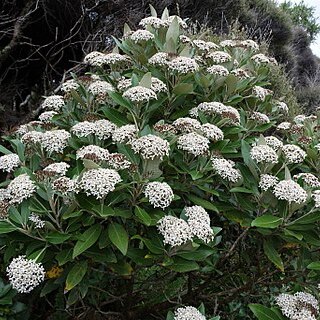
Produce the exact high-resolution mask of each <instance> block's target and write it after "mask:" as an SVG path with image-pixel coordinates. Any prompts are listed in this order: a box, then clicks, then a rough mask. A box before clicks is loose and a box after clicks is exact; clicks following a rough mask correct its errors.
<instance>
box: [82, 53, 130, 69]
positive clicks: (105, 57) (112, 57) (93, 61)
mask: <svg viewBox="0 0 320 320" xmlns="http://www.w3.org/2000/svg"><path fill="white" fill-rule="evenodd" d="M129 62H130V59H129V58H128V57H127V56H124V55H121V54H119V53H114V52H111V53H107V54H104V53H102V52H98V51H93V52H90V53H89V54H87V55H86V56H85V58H84V63H86V64H88V65H90V66H92V67H102V66H104V65H110V66H115V65H125V64H128V63H129Z"/></svg>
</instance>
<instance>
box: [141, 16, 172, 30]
mask: <svg viewBox="0 0 320 320" xmlns="http://www.w3.org/2000/svg"><path fill="white" fill-rule="evenodd" d="M139 26H141V27H144V28H145V27H147V26H151V27H153V28H155V29H159V28H161V27H165V26H166V23H165V22H164V21H163V20H161V19H159V18H157V17H147V18H144V19H142V20H141V21H140V22H139Z"/></svg>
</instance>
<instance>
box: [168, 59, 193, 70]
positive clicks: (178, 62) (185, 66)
mask: <svg viewBox="0 0 320 320" xmlns="http://www.w3.org/2000/svg"><path fill="white" fill-rule="evenodd" d="M167 65H168V68H169V69H170V70H171V71H175V72H178V73H181V74H187V73H193V72H196V71H198V70H199V65H198V64H197V62H196V61H195V60H194V59H192V58H188V57H177V58H174V59H173V60H171V61H170V62H169V63H168V64H167Z"/></svg>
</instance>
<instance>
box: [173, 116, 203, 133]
mask: <svg viewBox="0 0 320 320" xmlns="http://www.w3.org/2000/svg"><path fill="white" fill-rule="evenodd" d="M172 125H173V126H174V127H175V129H176V130H177V131H179V132H181V133H190V132H194V131H196V130H198V129H200V127H201V123H200V122H199V121H198V120H195V119H192V118H179V119H177V120H175V121H174V122H173V123H172Z"/></svg>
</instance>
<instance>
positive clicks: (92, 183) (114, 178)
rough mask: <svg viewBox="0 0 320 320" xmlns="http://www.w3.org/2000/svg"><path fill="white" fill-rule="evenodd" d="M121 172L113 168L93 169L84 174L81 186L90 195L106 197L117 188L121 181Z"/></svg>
mask: <svg viewBox="0 0 320 320" xmlns="http://www.w3.org/2000/svg"><path fill="white" fill-rule="evenodd" d="M121 181H122V180H121V177H120V175H119V173H118V172H117V171H115V170H113V169H103V168H99V169H91V170H88V171H86V172H84V174H83V175H82V177H81V179H80V182H79V187H80V188H81V189H82V190H84V191H85V193H86V194H87V195H88V196H90V195H91V196H94V197H95V198H96V199H102V198H104V197H105V196H106V195H107V194H108V193H109V192H111V191H113V190H114V189H115V186H116V184H117V183H119V182H121Z"/></svg>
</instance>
